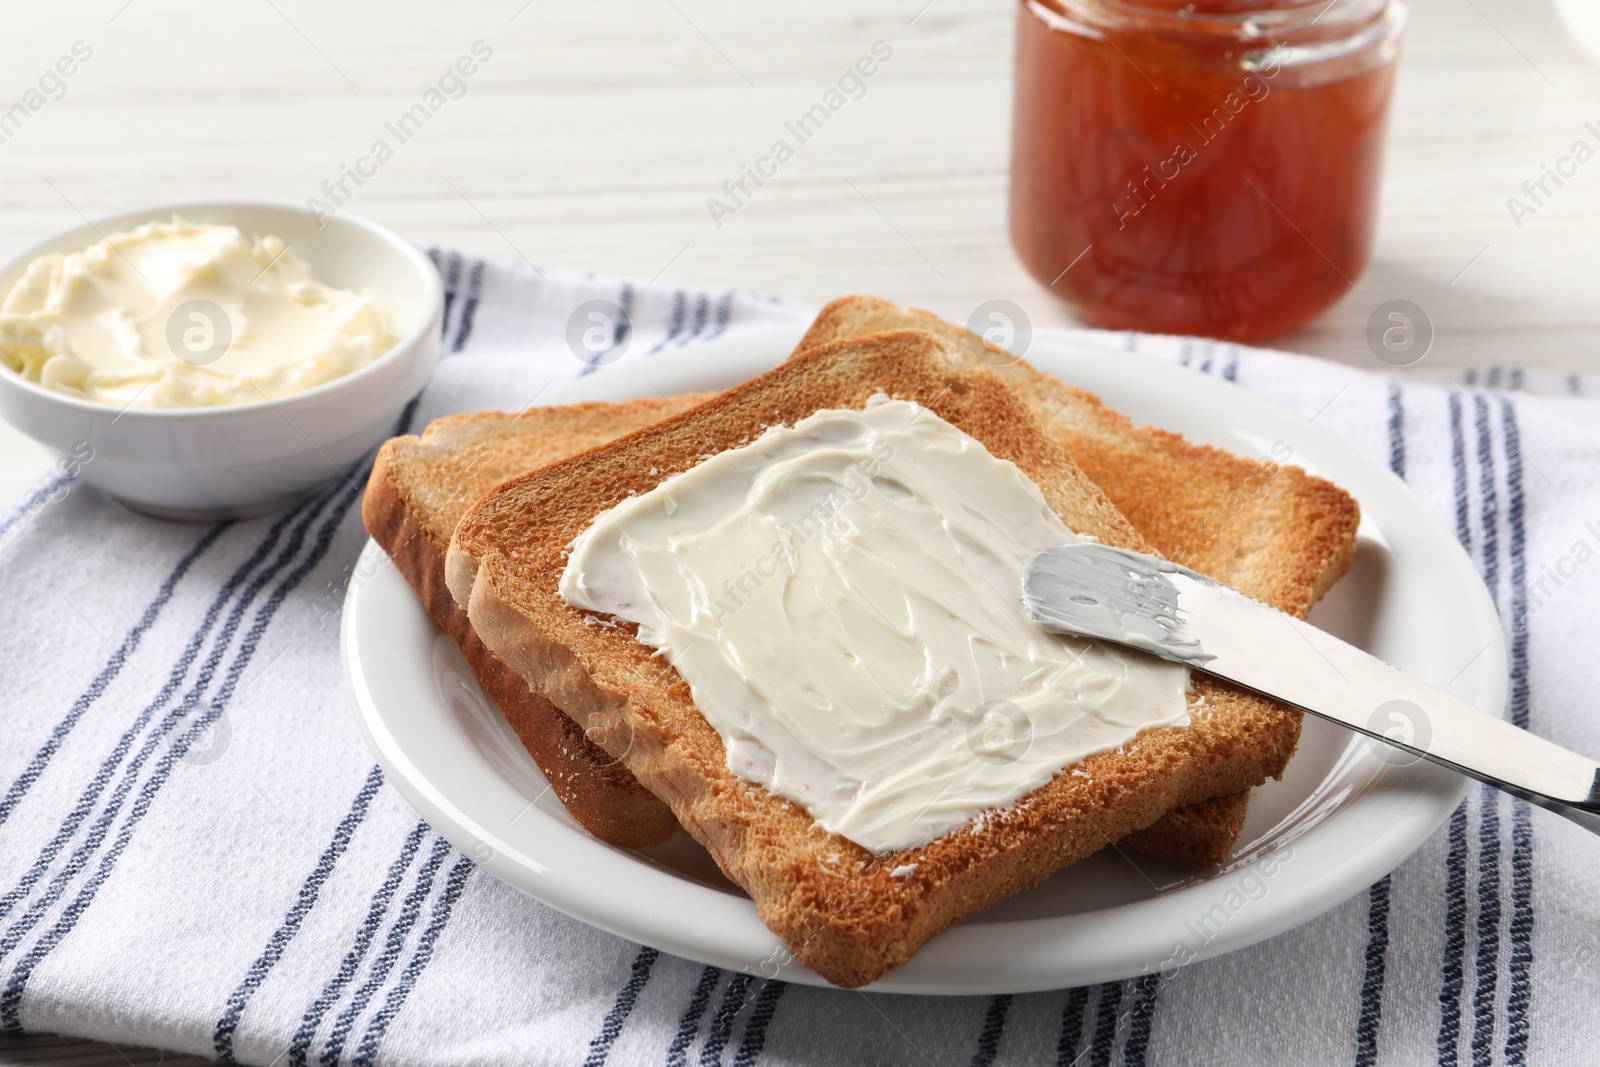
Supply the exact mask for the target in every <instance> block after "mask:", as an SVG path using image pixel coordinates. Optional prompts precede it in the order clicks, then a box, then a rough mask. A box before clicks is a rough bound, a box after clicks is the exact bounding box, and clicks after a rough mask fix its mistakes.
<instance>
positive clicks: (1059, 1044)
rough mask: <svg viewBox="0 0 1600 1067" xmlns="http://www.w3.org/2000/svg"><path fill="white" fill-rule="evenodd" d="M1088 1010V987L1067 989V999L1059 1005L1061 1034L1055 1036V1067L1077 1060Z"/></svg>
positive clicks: (1066, 1065) (1065, 1066)
mask: <svg viewBox="0 0 1600 1067" xmlns="http://www.w3.org/2000/svg"><path fill="white" fill-rule="evenodd" d="M1088 1012H1089V990H1088V987H1086V986H1079V987H1078V988H1076V989H1070V990H1068V991H1067V1001H1066V1003H1065V1004H1063V1005H1062V1006H1061V1035H1060V1036H1059V1037H1057V1038H1056V1067H1068V1065H1069V1064H1074V1063H1077V1062H1078V1045H1079V1044H1080V1043H1081V1042H1082V1041H1083V1024H1084V1022H1085V1021H1086V1019H1087V1017H1088Z"/></svg>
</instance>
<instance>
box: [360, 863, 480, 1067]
mask: <svg viewBox="0 0 1600 1067" xmlns="http://www.w3.org/2000/svg"><path fill="white" fill-rule="evenodd" d="M475 870H477V865H476V864H474V863H473V862H472V861H471V860H470V859H468V858H467V857H466V856H462V857H461V858H460V859H458V860H456V862H455V865H454V866H453V867H451V868H450V873H449V874H448V875H447V876H446V877H445V882H444V892H443V893H441V894H440V895H439V899H438V900H436V901H434V902H433V911H432V912H431V913H430V914H429V916H428V925H427V928H426V929H424V930H423V931H422V936H421V937H420V938H418V940H417V947H416V949H415V951H413V952H412V954H411V959H410V961H409V962H407V963H406V967H405V970H403V971H401V972H400V978H399V980H398V981H397V982H395V984H394V987H393V988H392V989H390V990H389V995H388V996H387V997H385V998H384V1000H383V1007H381V1008H379V1009H378V1010H377V1011H376V1012H374V1013H373V1016H372V1019H371V1021H369V1022H368V1023H367V1032H366V1033H364V1034H362V1035H361V1044H360V1045H358V1046H356V1054H355V1056H354V1057H353V1058H352V1059H351V1060H350V1063H351V1067H371V1065H372V1061H373V1059H374V1057H376V1056H377V1054H378V1046H379V1045H380V1044H382V1043H383V1035H384V1034H386V1033H388V1031H389V1024H390V1023H392V1022H394V1019H395V1016H397V1015H399V1014H400V1009H401V1008H403V1007H405V1004H406V1000H407V999H408V998H409V997H410V996H411V991H412V990H413V989H415V988H416V986H417V979H418V978H420V977H421V976H422V972H423V971H425V970H427V968H428V964H429V963H430V962H431V961H432V960H433V952H434V949H435V948H436V947H437V946H438V944H439V935H440V934H442V933H443V932H444V928H445V927H446V926H447V925H449V923H450V914H451V912H453V911H454V910H455V906H456V901H458V900H460V899H461V893H462V890H464V889H465V888H466V886H467V879H468V878H470V877H471V876H472V872H473V871H475Z"/></svg>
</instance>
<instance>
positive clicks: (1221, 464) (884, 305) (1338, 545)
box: [795, 296, 1361, 866]
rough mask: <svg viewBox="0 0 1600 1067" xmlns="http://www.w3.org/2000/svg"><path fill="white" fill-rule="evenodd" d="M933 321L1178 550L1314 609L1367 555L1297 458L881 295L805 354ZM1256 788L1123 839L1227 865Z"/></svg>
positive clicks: (848, 305) (1274, 598)
mask: <svg viewBox="0 0 1600 1067" xmlns="http://www.w3.org/2000/svg"><path fill="white" fill-rule="evenodd" d="M906 328H912V329H919V330H927V331H928V332H930V333H933V334H936V335H938V336H940V337H942V338H944V339H945V340H947V341H950V342H951V343H952V344H954V345H955V346H956V347H957V348H958V349H959V350H960V351H961V352H962V353H963V354H964V355H966V356H967V357H968V358H969V359H972V360H974V361H975V362H979V363H982V364H984V365H986V366H988V367H990V368H991V369H993V370H994V371H995V373H997V374H999V375H1000V377H1001V379H1002V380H1003V381H1005V383H1006V384H1007V385H1009V386H1011V388H1012V390H1013V391H1015V392H1016V393H1017V395H1018V396H1019V397H1020V398H1021V399H1022V401H1023V403H1025V404H1026V405H1027V406H1028V409H1029V410H1030V411H1031V412H1033V416H1034V418H1036V419H1038V420H1039V423H1040V425H1041V426H1043V427H1044V429H1045V431H1046V432H1047V433H1049V434H1050V435H1051V436H1052V437H1054V438H1055V439H1056V440H1057V441H1058V442H1060V443H1061V444H1062V445H1064V446H1065V447H1066V449H1067V451H1068V452H1070V453H1072V458H1073V459H1074V460H1075V461H1076V462H1077V464H1078V466H1079V467H1081V468H1082V469H1083V472H1084V473H1085V474H1087V475H1088V476H1089V480H1090V481H1092V482H1094V483H1095V485H1097V486H1099V487H1100V488H1101V489H1102V490H1103V491H1104V492H1105V494H1106V495H1107V496H1109V497H1110V498H1111V501H1112V503H1114V504H1115V505H1116V506H1117V509H1118V510H1119V511H1121V512H1122V514H1123V516H1124V517H1126V518H1127V520H1128V521H1129V522H1131V523H1132V524H1133V525H1134V527H1135V528H1136V529H1137V530H1138V531H1139V532H1140V533H1141V534H1143V535H1144V537H1145V539H1146V540H1147V541H1149V542H1150V543H1151V544H1152V545H1153V546H1154V547H1155V548H1156V549H1158V550H1159V551H1160V552H1161V553H1162V554H1163V555H1165V556H1166V557H1167V558H1168V559H1171V560H1175V561H1177V562H1179V563H1182V564H1184V565H1185V566H1188V567H1192V568H1194V569H1195V570H1197V571H1199V572H1200V573H1202V574H1208V575H1210V576H1211V577H1213V578H1216V579H1217V580H1218V581H1221V582H1225V583H1227V584H1228V585H1231V586H1233V587H1234V588H1236V589H1241V590H1243V591H1244V592H1246V593H1249V594H1250V595H1251V596H1254V597H1255V598H1256V599H1258V600H1262V601H1265V602H1266V603H1268V604H1271V605H1272V606H1273V607H1276V608H1278V609H1279V610H1280V611H1286V612H1289V613H1291V614H1294V615H1298V616H1300V617H1301V618H1304V617H1305V616H1306V614H1307V613H1308V612H1309V611H1310V610H1311V607H1312V605H1313V604H1315V603H1316V602H1317V601H1318V600H1319V599H1321V598H1322V595H1323V594H1324V593H1326V592H1327V591H1328V590H1329V589H1330V588H1332V586H1333V584H1334V583H1335V582H1337V581H1338V580H1339V579H1340V578H1342V577H1344V574H1345V572H1346V571H1348V570H1349V569H1350V561H1351V560H1352V559H1353V558H1354V557H1355V551H1356V528H1357V527H1358V526H1360V524H1361V509H1360V508H1359V507H1358V506H1357V504H1356V502H1355V500H1354V499H1352V498H1351V497H1350V495H1349V494H1348V493H1346V492H1345V491H1344V490H1342V489H1340V488H1339V487H1338V486H1335V485H1333V484H1331V483H1330V482H1327V481H1324V480H1323V479H1321V478H1316V477H1313V476H1311V475H1309V474H1307V473H1306V472H1305V471H1303V470H1301V469H1299V468H1298V467H1286V466H1282V465H1280V464H1278V463H1277V462H1275V461H1274V462H1272V463H1271V464H1265V465H1264V464H1262V463H1255V462H1251V461H1249V460H1245V459H1241V458H1240V457H1238V456H1234V455H1231V454H1230V453H1227V452H1224V451H1222V450H1220V449H1216V448H1209V447H1204V446H1201V445H1195V444H1191V443H1190V442H1188V441H1186V440H1184V439H1183V438H1182V437H1180V436H1178V435H1177V434H1173V433H1168V432H1167V431H1165V430H1157V429H1153V428H1151V427H1136V426H1134V425H1133V423H1132V422H1131V421H1130V420H1129V419H1128V418H1127V417H1126V416H1123V415H1121V414H1119V413H1118V412H1116V411H1114V410H1112V409H1111V408H1109V407H1107V406H1106V405H1105V404H1103V403H1102V402H1101V401H1100V398H1099V397H1097V396H1095V395H1094V394H1093V393H1089V392H1086V391H1084V390H1083V389H1079V388H1077V387H1075V386H1072V385H1067V384H1065V383H1063V382H1061V381H1059V380H1058V379H1056V378H1054V377H1052V376H1050V375H1048V374H1045V373H1044V372H1042V371H1040V370H1038V369H1036V368H1035V367H1033V366H1032V365H1030V364H1028V363H1025V362H1023V361H1022V360H1020V359H1017V358H1016V357H1014V356H1012V355H1011V353H1009V352H1007V351H1006V350H1004V349H1002V348H998V347H996V346H995V345H992V344H989V343H987V342H986V341H984V340H983V338H981V337H979V336H978V335H977V334H974V333H973V332H971V331H970V330H964V329H962V328H961V327H959V326H955V325H953V324H951V323H948V322H945V321H944V320H943V319H941V318H939V317H938V316H937V315H934V314H933V313H932V312H928V311H922V310H920V309H918V308H901V307H899V306H898V305H896V304H893V303H890V302H889V301H887V300H879V299H877V298H875V297H869V296H847V297H843V298H841V299H839V300H835V301H833V302H832V303H830V304H829V305H828V306H827V307H825V308H823V309H822V311H821V313H819V314H818V315H817V317H816V320H815V321H813V322H812V324H811V328H810V329H809V330H807V331H806V335H805V337H804V338H803V339H801V341H800V344H799V345H798V346H796V348H795V351H796V352H803V351H805V350H806V349H808V348H814V347H816V346H818V345H824V344H829V343H831V342H834V341H841V340H845V339H847V338H851V337H861V336H864V335H866V334H870V333H878V332H880V331H883V330H897V329H906ZM1247 807H1248V797H1247V796H1244V795H1238V796H1228V797H1218V798H1216V799H1215V800H1211V801H1205V802H1202V803H1201V804H1198V805H1194V806H1193V807H1189V808H1185V809H1181V810H1179V811H1174V812H1173V813H1172V814H1171V815H1170V816H1169V817H1168V818H1165V819H1163V820H1161V821H1160V822H1158V823H1156V824H1155V825H1154V826H1152V827H1150V828H1149V829H1147V830H1142V831H1140V832H1138V833H1135V834H1132V835H1130V836H1129V837H1127V838H1125V839H1123V840H1122V841H1120V842H1118V844H1119V845H1121V846H1122V847H1124V848H1129V849H1132V850H1134V851H1137V852H1142V853H1144V854H1146V855H1151V856H1160V857H1163V858H1172V859H1180V860H1184V861H1186V862H1190V863H1194V864H1197V865H1201V866H1210V865H1214V864H1217V863H1221V862H1222V861H1223V860H1225V859H1226V858H1227V856H1228V853H1229V852H1230V851H1231V850H1232V847H1233V843H1234V841H1235V840H1237V838H1238V836H1239V831H1240V830H1241V829H1243V827H1244V818H1245V814H1246V810H1247Z"/></svg>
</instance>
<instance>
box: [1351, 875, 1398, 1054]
mask: <svg viewBox="0 0 1600 1067" xmlns="http://www.w3.org/2000/svg"><path fill="white" fill-rule="evenodd" d="M1389 877H1390V876H1389V875H1387V874H1386V875H1384V876H1383V877H1382V878H1379V879H1378V880H1377V881H1376V882H1374V883H1373V884H1372V888H1371V889H1369V890H1368V891H1367V953H1366V973H1365V974H1363V975H1362V978H1361V1014H1360V1015H1359V1016H1358V1017H1357V1019H1356V1067H1373V1064H1375V1063H1377V1062H1378V1027H1379V1025H1380V1024H1381V1023H1382V1022H1383V979H1384V972H1385V971H1386V970H1387V969H1388V954H1389V884H1390V883H1389Z"/></svg>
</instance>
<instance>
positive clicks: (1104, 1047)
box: [1089, 982, 1122, 1067]
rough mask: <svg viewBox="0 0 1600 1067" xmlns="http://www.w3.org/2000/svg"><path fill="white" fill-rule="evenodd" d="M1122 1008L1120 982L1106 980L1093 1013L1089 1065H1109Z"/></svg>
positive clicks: (1099, 1066)
mask: <svg viewBox="0 0 1600 1067" xmlns="http://www.w3.org/2000/svg"><path fill="white" fill-rule="evenodd" d="M1121 1009H1122V983H1121V982H1106V983H1105V984H1104V985H1102V986H1101V987H1100V1006H1099V1007H1098V1008H1097V1009H1095V1014H1094V1039H1093V1041H1092V1042H1091V1043H1090V1045H1089V1067H1109V1065H1110V1063H1111V1053H1112V1052H1114V1051H1115V1050H1116V1049H1115V1046H1116V1038H1117V1024H1118V1022H1120V1021H1121V1020H1120V1013H1121Z"/></svg>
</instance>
